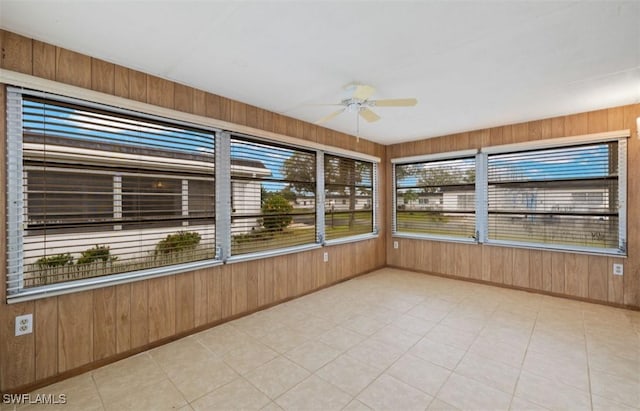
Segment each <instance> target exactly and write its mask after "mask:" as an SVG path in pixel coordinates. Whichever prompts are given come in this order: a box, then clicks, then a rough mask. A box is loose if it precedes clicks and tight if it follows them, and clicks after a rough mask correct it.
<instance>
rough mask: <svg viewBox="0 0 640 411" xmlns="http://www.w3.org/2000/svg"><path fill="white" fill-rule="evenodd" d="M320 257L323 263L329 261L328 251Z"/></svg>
mask: <svg viewBox="0 0 640 411" xmlns="http://www.w3.org/2000/svg"><path fill="white" fill-rule="evenodd" d="M322 258H323V261H324V262H325V263H327V262H329V253H327V252H325V253H324V255H323V257H322Z"/></svg>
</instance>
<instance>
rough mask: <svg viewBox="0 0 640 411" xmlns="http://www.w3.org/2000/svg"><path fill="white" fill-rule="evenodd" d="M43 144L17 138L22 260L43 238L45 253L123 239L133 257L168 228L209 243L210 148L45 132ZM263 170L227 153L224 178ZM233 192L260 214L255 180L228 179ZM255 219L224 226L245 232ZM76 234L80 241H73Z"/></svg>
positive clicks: (242, 206)
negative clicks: (227, 168) (173, 147)
mask: <svg viewBox="0 0 640 411" xmlns="http://www.w3.org/2000/svg"><path fill="white" fill-rule="evenodd" d="M44 144H45V142H44V141H43V139H42V137H40V136H25V139H24V179H23V181H24V183H23V185H24V204H25V207H24V209H25V216H24V220H25V228H26V230H25V241H24V252H25V262H30V261H31V262H32V261H35V260H36V259H37V258H39V257H41V256H42V255H41V253H42V243H43V241H46V243H47V252H48V254H49V255H54V254H57V253H67V252H69V253H72V254H73V253H76V254H79V253H80V252H82V251H84V250H85V249H87V248H88V247H91V246H94V245H96V244H100V245H106V246H110V245H114V247H112V248H118V249H127V247H128V244H130V246H131V249H132V250H138V254H136V255H133V254H129V255H128V258H131V257H137V256H141V255H140V254H144V253H146V252H149V251H153V250H154V248H155V246H156V244H157V242H158V239H159V238H163V237H164V235H166V232H167V228H168V227H175V231H182V230H189V231H196V232H198V233H200V235H201V237H202V239H201V242H202V243H207V242H209V243H211V242H214V241H215V228H214V227H215V216H214V210H215V197H214V192H215V184H214V155H213V154H212V153H206V152H195V151H194V152H187V151H178V150H168V149H161V148H153V149H152V148H145V147H139V146H135V145H125V144H121V143H118V144H109V143H105V142H102V141H100V142H98V141H91V140H83V139H73V138H65V137H52V136H47V137H46V158H45V157H44V156H43V152H45V150H44V147H43V146H44ZM270 175H271V172H270V170H268V169H267V168H265V166H264V165H263V164H262V163H261V162H260V161H248V160H234V159H231V176H232V179H233V178H234V177H251V178H255V177H258V178H259V177H267V176H270ZM233 197H234V206H235V207H236V209H237V210H240V211H241V212H243V213H245V212H247V213H255V212H258V213H259V212H260V183H257V182H249V183H244V182H238V181H234V182H233ZM53 198H55V200H53ZM54 207H55V208H54ZM194 217H195V220H197V221H198V222H197V223H194ZM257 220H258V219H257V218H256V217H252V218H248V219H242V220H239V221H237V222H233V223H232V227H233V228H236V227H239V228H238V230H236V231H234V232H248V231H250V230H251V228H252V227H255V226H256V225H257V224H258V222H257ZM108 232H113V233H114V234H108ZM116 232H117V235H116V234H115V233H116ZM78 233H82V237H83V238H84V239H86V243H85V244H81V245H78V242H77V236H78ZM72 244H76V245H75V246H71V245H72Z"/></svg>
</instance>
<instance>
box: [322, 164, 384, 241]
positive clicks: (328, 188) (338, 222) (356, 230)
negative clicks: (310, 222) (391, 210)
mask: <svg viewBox="0 0 640 411" xmlns="http://www.w3.org/2000/svg"><path fill="white" fill-rule="evenodd" d="M324 182H325V207H324V210H325V218H324V221H325V237H326V239H327V240H332V239H336V238H341V237H347V236H353V235H359V234H367V233H371V232H373V228H374V222H373V207H374V202H373V163H370V162H367V161H361V160H354V159H351V158H346V157H341V156H336V155H330V154H325V155H324Z"/></svg>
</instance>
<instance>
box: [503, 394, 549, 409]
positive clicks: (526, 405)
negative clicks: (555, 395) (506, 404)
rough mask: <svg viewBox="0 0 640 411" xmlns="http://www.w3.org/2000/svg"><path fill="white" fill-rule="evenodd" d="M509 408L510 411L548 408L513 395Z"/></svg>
mask: <svg viewBox="0 0 640 411" xmlns="http://www.w3.org/2000/svg"><path fill="white" fill-rule="evenodd" d="M509 409H510V410H511V411H545V410H547V409H548V408H545V407H543V406H542V405H538V404H535V403H533V402H531V401H527V400H523V399H522V398H518V397H515V396H514V397H513V399H511V407H510V408H509Z"/></svg>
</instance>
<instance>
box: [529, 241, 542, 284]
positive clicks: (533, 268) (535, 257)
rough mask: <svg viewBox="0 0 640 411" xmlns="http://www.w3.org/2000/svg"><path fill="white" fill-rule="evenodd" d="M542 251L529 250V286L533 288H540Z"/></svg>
mask: <svg viewBox="0 0 640 411" xmlns="http://www.w3.org/2000/svg"><path fill="white" fill-rule="evenodd" d="M542 268H543V267H542V251H540V250H530V251H529V287H531V288H533V289H534V290H542V289H544V288H543V285H542V283H543V280H542Z"/></svg>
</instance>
